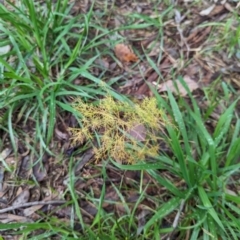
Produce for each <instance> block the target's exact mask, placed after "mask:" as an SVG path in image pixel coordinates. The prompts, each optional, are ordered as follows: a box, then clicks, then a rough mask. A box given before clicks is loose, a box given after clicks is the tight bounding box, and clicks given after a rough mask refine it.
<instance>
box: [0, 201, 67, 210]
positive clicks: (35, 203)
mask: <svg viewBox="0 0 240 240" xmlns="http://www.w3.org/2000/svg"><path fill="white" fill-rule="evenodd" d="M64 203H66V201H63V200H55V201H47V202H44V201H38V202H29V203H23V204H19V205H16V206H11V207H7V208H4V209H1V210H0V213H5V212H9V211H12V210H15V209H18V208H23V207H32V206H36V205H50V204H64Z"/></svg>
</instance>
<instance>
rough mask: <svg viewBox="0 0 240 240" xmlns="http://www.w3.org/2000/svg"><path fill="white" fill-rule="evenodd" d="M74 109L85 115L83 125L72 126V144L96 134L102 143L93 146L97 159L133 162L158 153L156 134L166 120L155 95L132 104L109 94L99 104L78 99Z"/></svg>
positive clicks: (91, 137)
mask: <svg viewBox="0 0 240 240" xmlns="http://www.w3.org/2000/svg"><path fill="white" fill-rule="evenodd" d="M74 108H75V109H76V110H77V111H78V112H80V113H81V115H82V127H81V128H70V132H71V133H72V139H73V143H74V144H76V143H77V142H78V143H79V142H80V143H82V142H84V141H86V140H88V139H91V140H92V139H93V138H94V135H95V134H97V136H98V137H100V142H101V144H100V147H98V148H97V147H95V148H94V151H95V156H96V159H97V160H99V159H102V158H105V157H107V156H110V157H112V158H113V159H115V160H117V161H119V162H127V163H134V162H136V160H140V159H144V158H145V157H146V156H156V155H157V154H158V148H159V147H158V144H157V140H158V136H157V134H156V133H157V132H159V131H161V130H162V129H163V127H164V125H165V124H166V122H165V121H164V119H163V112H162V111H161V110H160V109H158V107H157V102H156V99H155V98H146V99H145V100H144V101H142V102H141V103H139V104H131V103H129V102H127V101H125V102H120V101H115V100H114V99H113V98H112V97H110V96H107V97H106V98H104V99H103V100H101V101H100V104H99V105H93V104H89V103H84V102H83V101H82V100H81V99H77V100H76V101H75V103H74ZM94 133H95V134H94Z"/></svg>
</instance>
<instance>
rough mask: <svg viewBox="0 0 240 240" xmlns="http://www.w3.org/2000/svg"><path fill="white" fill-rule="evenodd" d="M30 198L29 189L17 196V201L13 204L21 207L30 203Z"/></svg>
mask: <svg viewBox="0 0 240 240" xmlns="http://www.w3.org/2000/svg"><path fill="white" fill-rule="evenodd" d="M19 189H20V188H19ZM29 197H30V192H29V190H28V189H24V190H23V191H22V192H20V193H19V194H18V195H17V197H16V199H15V200H14V201H13V203H12V206H16V205H21V204H24V203H26V202H28V200H29Z"/></svg>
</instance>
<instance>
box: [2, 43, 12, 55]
mask: <svg viewBox="0 0 240 240" xmlns="http://www.w3.org/2000/svg"><path fill="white" fill-rule="evenodd" d="M10 50H11V46H10V45H6V46H2V47H0V56H1V55H4V54H7V53H8V52H9V51H10Z"/></svg>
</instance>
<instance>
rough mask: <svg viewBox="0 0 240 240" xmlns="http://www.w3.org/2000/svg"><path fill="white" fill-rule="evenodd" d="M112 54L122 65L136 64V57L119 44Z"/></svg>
mask: <svg viewBox="0 0 240 240" xmlns="http://www.w3.org/2000/svg"><path fill="white" fill-rule="evenodd" d="M114 52H115V55H116V57H117V58H118V59H119V60H120V61H121V62H123V63H129V62H136V61H137V60H138V57H137V56H136V55H135V54H134V53H133V51H132V50H131V49H130V48H129V47H128V46H127V45H125V44H123V43H119V44H117V45H116V46H115V48H114Z"/></svg>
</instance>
